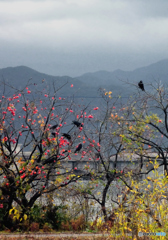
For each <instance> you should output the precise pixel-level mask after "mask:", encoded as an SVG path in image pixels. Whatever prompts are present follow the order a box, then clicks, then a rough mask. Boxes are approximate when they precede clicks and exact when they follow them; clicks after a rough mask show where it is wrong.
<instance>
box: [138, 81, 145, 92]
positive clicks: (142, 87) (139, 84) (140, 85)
mask: <svg viewBox="0 0 168 240" xmlns="http://www.w3.org/2000/svg"><path fill="white" fill-rule="evenodd" d="M138 86H139V88H140V89H141V90H142V91H145V89H144V85H143V82H142V81H140V82H139V83H138Z"/></svg>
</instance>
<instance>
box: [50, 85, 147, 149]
mask: <svg viewBox="0 0 168 240" xmlns="http://www.w3.org/2000/svg"><path fill="white" fill-rule="evenodd" d="M138 87H139V88H140V89H141V90H142V91H145V88H144V84H143V82H142V81H140V82H139V83H138ZM72 124H74V125H75V126H76V127H78V128H80V127H82V123H80V122H78V121H72ZM57 127H58V124H55V125H53V126H52V127H50V129H51V130H54V129H56V128H57ZM51 134H52V135H53V136H54V137H56V133H55V132H52V133H51ZM62 136H63V137H65V138H66V139H68V140H69V141H71V135H70V134H69V133H62ZM81 149H82V144H81V143H79V145H78V146H77V147H76V150H75V151H74V153H77V152H79V151H80V150H81Z"/></svg>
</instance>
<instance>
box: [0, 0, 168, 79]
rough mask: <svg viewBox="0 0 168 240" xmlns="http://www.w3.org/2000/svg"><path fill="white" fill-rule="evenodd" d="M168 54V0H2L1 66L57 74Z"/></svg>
mask: <svg viewBox="0 0 168 240" xmlns="http://www.w3.org/2000/svg"><path fill="white" fill-rule="evenodd" d="M165 58H168V0H32V1H31V0H30V1H27V0H21V1H15V0H0V68H4V67H8V66H19V65H25V66H28V67H31V68H33V69H35V70H38V71H40V72H44V73H48V74H52V75H69V76H78V75H81V74H83V73H85V72H94V71H98V70H108V71H113V70H115V69H118V68H120V69H123V70H133V69H135V68H137V67H141V66H145V65H148V64H151V63H154V62H157V61H159V60H162V59H165Z"/></svg>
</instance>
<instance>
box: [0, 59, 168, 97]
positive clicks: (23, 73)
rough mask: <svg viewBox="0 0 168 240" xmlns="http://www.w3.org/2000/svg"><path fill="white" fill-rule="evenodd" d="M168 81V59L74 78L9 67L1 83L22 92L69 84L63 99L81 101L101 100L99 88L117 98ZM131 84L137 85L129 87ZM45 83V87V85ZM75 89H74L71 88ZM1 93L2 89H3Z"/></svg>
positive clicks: (0, 77)
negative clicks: (156, 81)
mask: <svg viewBox="0 0 168 240" xmlns="http://www.w3.org/2000/svg"><path fill="white" fill-rule="evenodd" d="M167 79H168V59H166V60H162V61H159V62H157V63H154V64H151V65H149V66H146V67H141V68H137V69H135V70H134V71H122V70H120V69H118V70H115V71H113V72H108V71H98V72H93V73H85V74H83V75H81V76H78V77H75V78H72V77H69V76H51V75H48V74H45V73H40V72H38V71H36V70H33V69H31V68H29V67H26V66H18V67H7V68H3V69H0V80H1V81H5V82H6V83H8V84H10V85H12V86H14V87H16V88H17V89H22V88H23V87H24V86H25V85H26V83H27V82H28V81H29V84H31V85H32V86H34V85H36V84H37V86H38V90H43V89H44V85H45V86H46V85H47V86H49V87H48V90H49V91H52V90H53V87H52V82H53V81H54V82H55V83H56V86H57V87H58V88H59V87H60V86H62V85H63V84H65V83H66V82H67V85H66V86H65V87H64V88H62V89H61V91H60V94H61V95H62V96H70V95H71V96H72V95H73V94H74V95H75V96H76V97H80V98H83V97H84V98H94V97H98V96H99V94H98V89H99V88H105V89H106V90H107V91H108V90H109V91H112V92H113V95H114V96H117V95H121V96H129V95H130V93H131V91H133V90H135V88H136V86H137V84H138V82H139V81H140V80H142V81H143V82H144V85H145V88H146V86H147V85H148V83H150V82H152V81H154V80H161V81H162V82H163V83H167ZM127 81H129V82H132V83H133V84H134V85H133V87H130V85H128V84H126V82H127ZM43 82H45V83H46V84H43ZM71 84H73V85H74V87H73V88H71V87H70V85H71ZM0 91H1V92H2V89H0Z"/></svg>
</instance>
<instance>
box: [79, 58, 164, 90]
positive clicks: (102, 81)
mask: <svg viewBox="0 0 168 240" xmlns="http://www.w3.org/2000/svg"><path fill="white" fill-rule="evenodd" d="M76 78H77V79H79V80H80V81H81V82H83V83H85V84H90V86H92V87H93V86H95V85H96V86H110V87H116V88H117V89H119V88H120V87H121V88H122V87H123V86H126V85H125V84H124V81H125V82H126V81H129V82H133V83H134V84H136V85H137V83H138V82H139V81H140V80H143V82H144V84H148V83H151V82H152V81H154V80H161V81H162V82H163V83H167V82H168V59H165V60H162V61H159V62H157V63H154V64H151V65H149V66H146V67H141V68H137V69H135V70H134V71H122V70H115V71H113V72H108V71H98V72H94V73H85V74H83V75H81V76H78V77H76Z"/></svg>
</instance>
